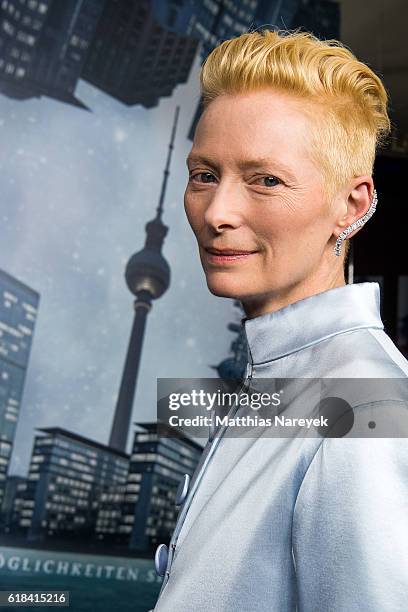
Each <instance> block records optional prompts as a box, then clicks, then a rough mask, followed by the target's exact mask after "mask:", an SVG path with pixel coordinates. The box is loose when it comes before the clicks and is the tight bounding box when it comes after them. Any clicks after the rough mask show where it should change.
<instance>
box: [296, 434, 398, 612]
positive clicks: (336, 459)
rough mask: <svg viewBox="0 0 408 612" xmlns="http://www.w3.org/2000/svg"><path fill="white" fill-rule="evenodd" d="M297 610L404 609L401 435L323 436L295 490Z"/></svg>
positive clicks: (394, 611)
mask: <svg viewBox="0 0 408 612" xmlns="http://www.w3.org/2000/svg"><path fill="white" fill-rule="evenodd" d="M292 553H293V560H294V564H295V568H296V577H297V588H298V608H297V610H298V612H361V611H364V612H397V611H401V612H402V611H403V610H404V611H406V610H408V436H407V437H403V438H402V437H400V438H349V437H347V438H326V439H324V440H323V442H322V443H321V445H320V447H319V449H318V451H317V452H316V454H315V456H314V458H313V460H312V462H311V464H310V465H309V468H308V470H307V472H306V475H305V477H304V479H303V481H302V484H301V487H300V489H299V492H298V496H297V500H296V504H295V507H294V514H293V529H292Z"/></svg>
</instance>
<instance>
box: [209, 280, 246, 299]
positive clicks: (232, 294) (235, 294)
mask: <svg viewBox="0 0 408 612" xmlns="http://www.w3.org/2000/svg"><path fill="white" fill-rule="evenodd" d="M207 287H208V289H209V290H210V292H211V293H212V294H213V295H216V296H218V297H225V298H233V299H236V300H240V299H241V297H244V294H246V293H247V292H246V291H244V289H245V285H244V284H243V283H239V282H238V281H235V282H231V281H230V280H227V279H226V278H225V276H224V278H220V279H213V278H209V277H208V276H207Z"/></svg>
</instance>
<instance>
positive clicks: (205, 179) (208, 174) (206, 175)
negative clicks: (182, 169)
mask: <svg viewBox="0 0 408 612" xmlns="http://www.w3.org/2000/svg"><path fill="white" fill-rule="evenodd" d="M199 176H202V177H203V180H199V179H197V177H199ZM213 178H215V177H214V175H213V174H211V172H197V174H191V175H190V180H195V179H197V180H198V182H199V183H211V182H212V181H211V180H208V179H213Z"/></svg>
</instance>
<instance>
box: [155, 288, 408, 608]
mask: <svg viewBox="0 0 408 612" xmlns="http://www.w3.org/2000/svg"><path fill="white" fill-rule="evenodd" d="M243 325H244V327H245V333H246V339H247V343H248V357H249V363H248V366H247V373H246V376H247V377H248V379H252V380H253V379H256V378H275V377H276V378H296V377H299V378H317V377H319V378H325V377H328V378H355V377H359V378H377V379H378V380H381V379H384V378H399V379H403V380H402V382H403V383H404V384H405V383H406V382H407V380H406V379H407V378H408V361H407V359H406V358H405V357H404V356H403V355H402V353H401V352H400V351H399V350H398V349H397V347H396V346H395V344H394V343H393V342H392V340H391V339H390V337H389V336H388V335H387V334H386V333H385V332H384V325H383V323H382V321H381V317H380V287H379V285H378V283H371V282H365V283H357V284H351V285H345V286H342V287H337V288H334V289H330V290H328V291H325V292H323V293H319V294H317V295H314V296H311V297H308V298H306V299H303V300H300V301H298V302H296V303H293V304H290V305H288V306H286V307H284V308H282V309H280V310H278V311H276V312H271V313H267V314H265V315H262V316H259V317H256V318H254V319H243ZM396 401H398V400H395V399H392V398H389V397H388V396H387V394H386V393H384V396H381V394H380V395H379V397H377V398H376V399H372V401H370V402H367V403H365V404H363V405H362V406H360V409H361V410H360V414H361V415H363V417H364V418H365V417H367V418H368V419H370V418H381V417H383V416H386V415H387V411H388V410H389V409H390V406H391V402H394V406H395V405H396V404H395V402H396ZM398 409H399V411H400V417H401V419H400V424H401V425H400V426H401V430H402V434H401V437H393V438H390V437H387V438H384V437H383V438H379V437H377V438H370V437H361V438H349V437H348V436H347V435H346V436H344V437H341V438H333V437H319V436H315V437H312V438H308V437H307V436H303V437H285V438H283V437H281V438H271V437H265V436H263V435H259V436H255V437H238V438H232V437H231V438H228V437H226V436H225V435H224V436H222V435H219V436H215V437H213V438H212V439H209V441H208V443H207V445H206V447H205V449H204V452H203V455H202V457H201V460H200V463H199V465H198V467H197V469H196V472H195V473H194V476H193V478H192V480H191V482H190V486H189V492H188V494H187V497H186V499H185V501H184V503H183V505H182V507H181V510H180V513H179V517H178V523H177V525H176V528H175V530H174V534H173V537H172V540H171V543H170V547H169V555H168V560H167V563H166V574H165V576H164V579H163V584H162V589H161V592H160V595H159V598H158V600H157V602H156V605H155V608H154V611H155V612H294V611H297V612H362V611H363V612H397V611H400V612H402V611H404V612H406V611H407V610H408V428H407V431H404V427H405V421H408V415H407V411H408V403H407V402H405V401H404V398H402V399H401V401H400V403H399V404H398ZM373 415H374V417H373ZM405 436H406V437H405Z"/></svg>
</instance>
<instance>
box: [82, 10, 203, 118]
mask: <svg viewBox="0 0 408 612" xmlns="http://www.w3.org/2000/svg"><path fill="white" fill-rule="evenodd" d="M165 4H166V3H165ZM153 9H154V3H152V2H151V1H150V0H140V1H138V2H132V1H130V0H107V2H106V4H105V7H104V10H103V13H102V16H101V18H100V20H99V24H98V27H97V30H96V34H95V37H94V40H93V42H92V45H91V48H90V50H89V55H88V59H87V61H86V64H85V66H84V69H83V71H82V75H81V77H82V78H83V79H85V80H86V81H89V83H91V84H92V85H95V86H96V87H98V89H101V90H102V91H105V92H106V93H108V94H109V95H111V96H113V97H114V98H117V99H118V100H121V101H122V102H123V103H124V104H127V105H129V106H131V105H134V104H142V105H143V106H144V107H146V108H150V107H152V106H156V105H157V103H158V101H159V99H160V98H161V97H165V96H170V95H171V94H172V92H173V89H174V87H175V86H176V85H178V84H180V83H185V82H186V81H187V78H188V75H189V73H190V69H191V66H192V64H193V60H194V56H195V53H196V49H197V45H198V41H197V40H195V39H193V38H192V37H189V36H186V35H185V34H184V33H180V34H177V33H175V32H172V31H170V30H168V29H166V28H165V27H163V26H162V25H161V24H160V22H159V21H158V20H157V19H156V17H155V11H154V10H153Z"/></svg>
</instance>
